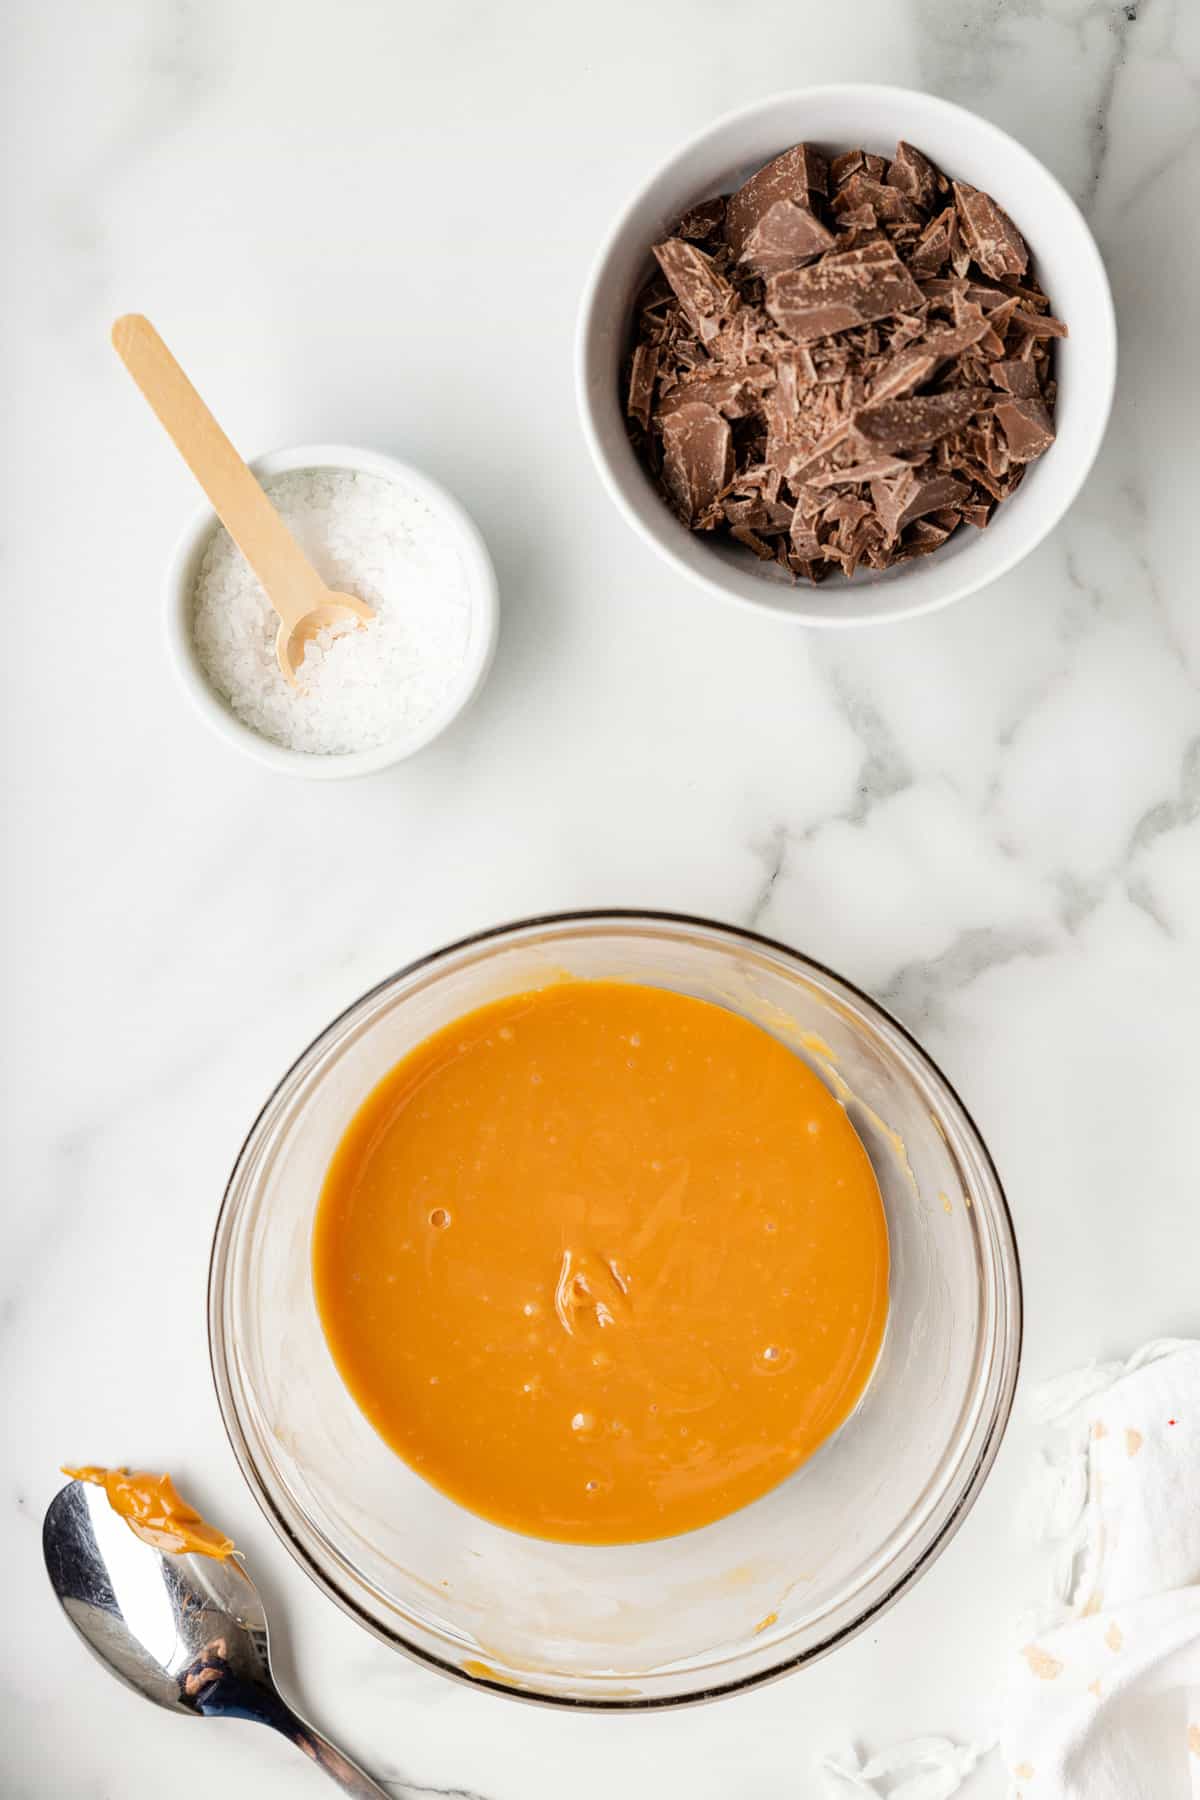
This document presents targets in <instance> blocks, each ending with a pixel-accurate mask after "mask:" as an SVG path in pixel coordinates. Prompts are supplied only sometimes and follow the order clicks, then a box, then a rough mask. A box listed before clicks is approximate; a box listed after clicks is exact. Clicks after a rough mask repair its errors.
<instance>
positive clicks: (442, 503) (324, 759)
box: [166, 444, 500, 781]
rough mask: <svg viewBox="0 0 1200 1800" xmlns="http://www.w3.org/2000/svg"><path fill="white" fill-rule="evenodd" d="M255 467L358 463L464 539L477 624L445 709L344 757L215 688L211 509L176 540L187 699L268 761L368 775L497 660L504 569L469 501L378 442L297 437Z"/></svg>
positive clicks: (171, 612)
mask: <svg viewBox="0 0 1200 1800" xmlns="http://www.w3.org/2000/svg"><path fill="white" fill-rule="evenodd" d="M250 466H251V468H252V469H253V470H254V472H255V474H256V475H259V476H268V475H285V474H288V473H289V472H290V471H291V470H293V469H353V470H356V471H358V472H359V473H360V474H365V475H377V476H379V477H380V478H381V479H382V480H384V481H392V482H395V483H396V485H397V487H399V488H402V489H404V490H405V491H406V492H408V493H410V494H415V495H417V497H418V498H419V499H421V500H423V501H424V502H425V504H426V505H427V506H428V507H429V508H430V510H431V511H432V512H433V513H434V514H436V516H437V517H438V519H439V520H441V522H442V523H443V524H444V525H445V526H446V527H447V529H448V530H449V531H450V533H451V534H452V536H453V537H454V538H455V540H456V542H457V544H458V550H459V555H460V556H461V558H462V565H463V569H464V572H465V574H466V580H467V589H468V593H469V595H470V605H471V623H470V633H469V636H468V639H467V651H466V655H465V657H464V658H463V662H462V666H461V668H460V669H459V671H458V674H457V677H456V679H455V681H454V682H453V684H452V685H451V687H450V688H449V690H448V691H447V694H446V697H445V699H444V700H443V702H442V704H441V706H440V707H438V709H437V711H436V712H435V713H434V714H433V715H432V716H431V717H430V718H428V719H426V720H425V721H424V722H423V723H422V724H421V725H420V726H419V727H418V728H417V729H416V730H415V731H411V732H409V733H407V735H405V736H404V737H400V738H395V739H393V740H392V741H391V742H390V743H386V744H379V745H376V747H375V748H374V749H371V750H356V751H352V752H350V753H348V754H346V755H344V756H316V755H312V754H310V753H309V752H307V751H303V750H288V749H286V748H285V747H284V746H283V745H282V744H273V743H272V742H271V741H270V740H269V739H268V738H265V737H262V736H261V735H260V734H259V733H258V732H257V731H253V730H251V728H250V726H248V725H244V724H243V723H242V721H241V719H239V718H238V716H237V714H236V713H235V712H234V711H233V709H232V707H231V706H230V705H229V703H228V701H227V700H226V699H225V698H224V696H223V695H221V694H219V693H218V692H217V690H216V689H215V688H214V687H213V685H212V683H211V681H210V680H209V678H208V676H207V674H206V673H205V670H204V665H203V663H202V662H201V661H200V658H199V656H198V655H197V653H196V645H195V641H194V639H193V636H192V593H193V589H194V588H195V584H196V577H197V574H198V573H199V569H200V562H201V559H202V557H203V555H204V552H205V550H206V548H207V547H208V543H209V539H210V538H211V536H212V534H213V532H214V531H215V530H216V528H217V517H216V514H215V513H214V512H213V511H212V508H211V507H207V506H206V507H204V508H203V509H202V510H201V511H200V512H199V513H197V514H196V516H195V518H194V519H193V520H192V522H191V524H190V525H189V526H188V527H187V530H186V531H185V532H184V534H183V536H182V537H181V538H180V540H179V543H178V544H177V546H176V549H175V553H174V555H173V556H172V558H171V562H170V566H169V567H168V569H167V583H166V600H167V608H166V613H167V647H168V650H169V652H170V657H171V662H172V665H173V667H174V669H175V673H176V674H177V675H178V677H179V679H180V681H181V682H182V684H183V687H184V689H185V691H186V692H187V695H188V698H189V699H190V700H191V701H192V703H193V705H194V706H195V707H196V709H197V711H198V712H199V713H200V715H201V717H202V718H204V719H205V721H206V722H207V723H208V724H209V725H210V726H211V727H212V729H213V730H214V731H215V732H216V734H217V736H218V737H220V738H223V739H224V740H225V742H226V743H227V744H232V745H233V746H234V747H235V749H238V750H241V751H244V752H245V754H246V755H247V756H252V757H254V759H255V760H256V761H257V762H260V763H265V764H266V766H267V767H268V768H271V769H280V770H283V771H284V772H285V773H286V774H290V775H303V776H306V777H308V778H309V779H310V780H316V781H336V780H342V779H345V778H346V777H347V776H352V775H370V774H372V773H373V772H374V771H375V770H376V769H384V768H387V767H388V766H389V765H390V764H392V763H396V762H401V761H403V759H404V758H405V757H407V756H412V755H414V754H415V752H416V751H418V750H421V749H423V748H424V747H425V745H426V744H428V743H431V742H432V741H433V739H434V738H435V737H438V736H439V735H440V734H441V733H442V732H443V731H445V730H446V728H447V726H448V725H450V724H451V723H452V721H453V720H454V719H456V718H457V717H458V715H459V714H460V713H461V712H462V711H463V710H464V708H466V707H467V706H468V705H469V704H470V702H471V701H472V700H473V699H474V697H475V695H476V694H477V693H478V692H479V689H480V688H481V687H482V685H483V682H484V680H485V678H486V676H487V672H488V669H489V668H490V667H491V662H492V656H493V654H494V651H495V648H496V634H497V630H498V627H499V619H500V606H499V597H498V593H497V588H496V572H495V570H494V569H493V567H492V559H491V557H490V556H489V555H488V551H487V546H486V544H485V543H484V541H483V538H482V537H481V536H480V533H479V531H478V529H477V527H476V525H475V523H474V521H473V520H472V519H471V518H470V517H469V515H468V514H467V513H466V512H465V511H464V509H463V507H462V506H461V505H460V504H459V502H458V501H457V500H456V499H455V498H454V496H453V494H450V493H448V492H447V491H446V489H445V488H444V487H442V486H441V485H440V484H439V483H438V482H436V481H432V480H431V479H430V478H429V476H428V475H422V474H421V472H420V470H419V469H414V468H412V467H411V465H410V464H408V463H403V462H399V461H398V460H397V459H396V458H395V457H394V456H384V455H382V454H381V453H380V452H379V451H377V450H354V449H350V448H348V447H347V446H346V445H344V444H299V445H297V446H296V448H295V449H293V450H273V451H271V452H270V454H269V455H267V456H260V457H258V458H256V460H255V461H254V462H252V463H251V465H250Z"/></svg>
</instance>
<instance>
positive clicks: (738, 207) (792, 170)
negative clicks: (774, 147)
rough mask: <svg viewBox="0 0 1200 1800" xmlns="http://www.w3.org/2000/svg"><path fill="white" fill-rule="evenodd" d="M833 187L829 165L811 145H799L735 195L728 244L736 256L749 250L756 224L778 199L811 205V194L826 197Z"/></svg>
mask: <svg viewBox="0 0 1200 1800" xmlns="http://www.w3.org/2000/svg"><path fill="white" fill-rule="evenodd" d="M828 185H829V165H828V163H827V162H826V161H825V158H824V157H823V156H822V155H821V152H820V151H819V150H815V149H814V148H813V146H812V145H811V144H795V145H793V147H792V148H791V149H790V150H785V151H784V152H783V154H782V156H777V157H776V158H775V159H774V161H773V162H769V163H767V164H766V166H765V167H764V168H761V169H760V170H759V171H758V173H757V174H756V175H752V176H751V177H750V179H749V181H747V182H745V183H744V185H743V186H742V187H740V188H739V189H738V190H737V192H736V194H731V195H730V197H729V201H728V203H727V205H726V208H725V241H726V243H727V244H729V245H730V247H731V249H732V250H733V253H734V255H735V256H740V255H741V254H742V252H743V250H744V249H745V247H746V239H747V238H748V237H749V235H750V233H751V231H752V230H753V229H754V227H755V225H757V224H758V221H759V220H760V219H761V218H762V216H763V214H764V213H765V212H767V211H768V210H769V209H770V208H771V207H772V206H774V205H775V202H776V201H777V200H791V201H792V202H793V203H794V204H795V205H797V206H808V205H809V204H810V201H809V196H810V195H811V194H824V193H825V192H826V191H827V189H828Z"/></svg>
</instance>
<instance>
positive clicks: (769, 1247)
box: [313, 981, 888, 1543]
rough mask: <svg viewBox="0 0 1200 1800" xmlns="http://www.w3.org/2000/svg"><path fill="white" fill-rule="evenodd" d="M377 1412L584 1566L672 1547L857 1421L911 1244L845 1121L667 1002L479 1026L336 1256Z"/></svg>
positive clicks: (450, 1063) (332, 1233) (349, 1355)
mask: <svg viewBox="0 0 1200 1800" xmlns="http://www.w3.org/2000/svg"><path fill="white" fill-rule="evenodd" d="M313 1274H314V1283H315V1291H316V1299H317V1305H318V1310H319V1313H320V1317H321V1321H322V1324H323V1327H324V1330H325V1334H326V1338H327V1340H328V1343H329V1346H330V1349H331V1350H332V1352H333V1356H334V1359H335V1361H336V1363H337V1365H338V1368H339V1370H340V1372H341V1374H342V1377H343V1379H344V1380H345V1382H346V1384H347V1386H348V1387H349V1389H350V1392H351V1393H352V1394H353V1396H354V1398H355V1400H356V1401H357V1402H358V1405H359V1406H360V1407H361V1409H362V1411H363V1412H364V1413H365V1414H366V1416H367V1418H368V1419H369V1420H370V1421H371V1423H372V1424H373V1425H374V1426H375V1428H376V1430H377V1431H378V1432H379V1433H380V1435H381V1436H382V1437H383V1438H384V1439H385V1440H386V1442H387V1443H388V1444H390V1445H391V1446H392V1447H393V1448H394V1449H395V1450H397V1451H398V1452H399V1453H400V1455H401V1456H403V1457H404V1458H405V1459H406V1460H407V1461H408V1462H409V1463H410V1464H411V1465H412V1467H413V1468H414V1469H416V1470H418V1471H419V1472H420V1473H421V1474H422V1475H423V1476H424V1477H425V1478H426V1479H427V1480H429V1481H430V1482H432V1483H433V1484H434V1485H435V1486H437V1487H438V1488H440V1489H442V1491H443V1492H445V1493H447V1494H448V1495H450V1496H451V1497H452V1498H453V1499H455V1500H458V1501H460V1502H461V1503H462V1504H463V1505H464V1506H467V1507H470V1508H471V1509H472V1510H473V1511H475V1512H477V1513H480V1514H482V1515H483V1516H485V1517H486V1518H489V1519H491V1520H493V1521H495V1522H496V1523H498V1524H501V1525H505V1526H507V1527H509V1528H510V1529H512V1530H515V1531H521V1532H525V1533H528V1534H530V1535H533V1536H538V1537H546V1538H555V1539H560V1540H564V1541H567V1542H574V1543H622V1542H635V1541H638V1540H641V1539H648V1538H656V1537H666V1536H669V1535H671V1534H673V1533H675V1532H680V1531H686V1530H689V1529H691V1528H693V1527H696V1526H700V1525H704V1524H707V1523H709V1522H710V1521H711V1520H714V1519H718V1518H720V1517H722V1516H723V1515H724V1514H725V1513H728V1512H731V1511H732V1510H734V1508H736V1507H739V1506H742V1505H744V1504H745V1503H746V1502H747V1501H750V1500H753V1499H755V1498H756V1497H757V1496H758V1495H760V1494H762V1493H764V1492H765V1491H766V1490H767V1489H768V1488H770V1487H773V1486H774V1485H775V1484H776V1483H777V1482H779V1481H781V1480H782V1479H783V1478H784V1477H785V1476H787V1475H788V1474H790V1473H791V1471H792V1470H793V1469H795V1468H796V1466H797V1465H798V1464H799V1463H801V1462H802V1461H803V1460H804V1459H805V1458H806V1457H807V1456H809V1455H811V1453H812V1452H813V1451H814V1450H815V1449H816V1448H817V1446H818V1445H819V1444H821V1443H822V1442H823V1441H824V1440H825V1439H826V1438H827V1437H828V1436H829V1435H830V1433H831V1432H833V1431H835V1430H836V1429H837V1427H838V1426H839V1425H840V1424H841V1423H842V1421H843V1420H844V1419H845V1418H846V1416H847V1414H848V1413H849V1412H850V1411H851V1409H852V1408H853V1406H854V1405H855V1404H856V1402H857V1400H858V1398H859V1396H860V1395H861V1393H862V1391H863V1388H864V1387H865V1385H866V1383H867V1381H868V1379H869V1377H870V1374H871V1370H872V1368H873V1367H874V1364H875V1360H876V1356H877V1354H878V1351H879V1346H880V1343H881V1340H882V1336H883V1330H884V1323H885V1319H886V1314H887V1285H888V1246H887V1229H886V1225H885V1221H884V1214H883V1206H882V1202H881V1200H880V1195H879V1189H878V1186H877V1184H876V1181H875V1177H874V1173H873V1171H872V1169H871V1165H870V1162H869V1160H868V1158H867V1155H866V1152H865V1150H864V1149H863V1147H862V1144H861V1143H860V1142H859V1139H858V1137H857V1136H856V1134H855V1132H854V1129H853V1127H852V1126H851V1124H850V1122H849V1120H848V1119H847V1117H846V1114H845V1112H844V1110H843V1108H842V1107H841V1106H840V1105H839V1104H838V1102H837V1100H836V1099H835V1098H834V1097H833V1095H831V1094H830V1092H829V1091H828V1089H827V1088H826V1087H825V1086H824V1084H823V1083H822V1082H821V1081H820V1080H819V1079H818V1077H817V1076H816V1075H814V1074H813V1073H812V1072H811V1070H810V1069H809V1068H808V1067H807V1066H806V1065H805V1064H804V1063H803V1062H802V1061H801V1060H800V1059H799V1057H797V1056H796V1055H795V1054H794V1053H793V1052H792V1051H791V1050H789V1049H788V1048H787V1047H786V1046H785V1045H783V1044H781V1043H779V1042H778V1041H777V1040H776V1039H775V1038H773V1037H771V1036H770V1035H768V1033H766V1032H765V1031H763V1030H761V1029H760V1028H759V1027H758V1026H756V1025H752V1024H751V1023H749V1021H747V1020H746V1019H743V1018H741V1017H740V1016H739V1015H737V1014H735V1013H732V1012H729V1011H726V1010H725V1009H724V1008H721V1007H717V1006H713V1005H710V1004H708V1003H706V1002H703V1001H700V1000H695V999H692V998H690V997H688V996H686V995H682V994H677V993H673V992H669V991H667V990H664V989H659V988H648V987H638V986H632V985H627V984H622V983H616V982H578V981H576V982H570V983H562V984H558V985H555V986H552V987H548V988H546V989H543V990H540V991H538V992H536V993H530V994H524V995H520V996H517V997H514V998H510V999H506V1000H502V1001H498V1002H496V1003H495V1004H493V1005H491V1006H487V1007H484V1008H482V1009H480V1010H479V1011H477V1012H474V1013H471V1014H468V1015H467V1016H466V1017H464V1018H462V1019H459V1020H458V1021H456V1022H455V1023H454V1024H453V1025H451V1026H449V1027H448V1028H447V1029H445V1030H444V1031H441V1032H439V1033H438V1034H437V1035H436V1036H434V1037H432V1038H431V1039H429V1040H428V1041H427V1042H426V1043H424V1044H422V1045H421V1046H419V1048H418V1049H417V1050H415V1051H414V1052H413V1053H412V1054H411V1055H410V1056H408V1057H407V1058H406V1059H405V1060H404V1061H403V1062H401V1063H400V1064H399V1065H398V1066H397V1067H396V1068H395V1069H393V1070H392V1071H391V1073H390V1074H389V1075H388V1076H386V1077H385V1079H384V1080H383V1081H382V1082H381V1083H380V1085H379V1086H378V1087H377V1088H376V1089H375V1091H374V1093H372V1094H371V1095H370V1096H369V1097H368V1099H367V1100H366V1101H365V1103H364V1104H363V1106H362V1107H361V1108H360V1110H359V1112H358V1113H357V1115H356V1116H355V1118H354V1119H353V1121H352V1122H351V1124H350V1126H349V1128H348V1130H347V1131H346V1134H345V1136H344V1138H343V1140H342V1142H341V1144H340V1146H339V1148H338V1150H337V1152H336V1154H335V1156H334V1159H333V1162H332V1164H331V1166H330V1169H329V1172H328V1175H327V1177H326V1180H325V1184H324V1188H323V1190H322V1195H321V1200H320V1205H319V1207H318V1211H317V1219H316V1225H315V1230H314V1238H313Z"/></svg>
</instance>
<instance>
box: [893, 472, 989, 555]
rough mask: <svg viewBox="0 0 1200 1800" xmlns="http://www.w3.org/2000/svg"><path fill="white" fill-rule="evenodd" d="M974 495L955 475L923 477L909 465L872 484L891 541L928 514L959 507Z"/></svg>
mask: <svg viewBox="0 0 1200 1800" xmlns="http://www.w3.org/2000/svg"><path fill="white" fill-rule="evenodd" d="M970 492H971V490H970V488H969V487H968V486H967V484H966V482H965V481H956V480H955V478H954V476H953V475H930V476H929V477H928V478H922V477H921V476H920V475H918V474H917V472H916V470H915V469H912V468H909V467H907V466H906V467H905V469H904V470H903V472H902V473H901V474H899V475H894V476H892V477H890V479H887V480H881V481H873V482H872V483H871V498H872V500H873V501H874V502H875V511H876V513H877V514H878V516H879V518H880V520H881V521H882V524H883V528H884V530H885V531H886V532H887V534H888V537H889V538H896V537H899V535H900V533H901V532H902V531H903V530H904V528H905V526H906V525H911V524H912V522H913V520H914V519H920V518H923V517H924V516H925V514H926V513H932V512H938V511H940V510H941V509H942V508H950V507H953V506H956V505H958V503H959V502H960V501H963V500H965V499H966V498H967V496H968V494H969V493H970ZM956 522H957V516H956Z"/></svg>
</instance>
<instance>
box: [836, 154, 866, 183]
mask: <svg viewBox="0 0 1200 1800" xmlns="http://www.w3.org/2000/svg"><path fill="white" fill-rule="evenodd" d="M866 166H867V158H866V152H865V151H863V150H846V151H843V153H842V155H841V156H835V157H834V159H833V161H832V162H831V163H830V165H829V180H830V183H831V185H832V186H833V188H834V190H835V191H836V190H837V189H838V188H840V187H841V186H842V184H843V182H846V181H849V179H850V177H851V175H853V174H855V173H856V172H857V171H858V170H859V169H865V168H866Z"/></svg>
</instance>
